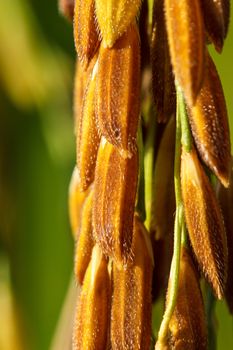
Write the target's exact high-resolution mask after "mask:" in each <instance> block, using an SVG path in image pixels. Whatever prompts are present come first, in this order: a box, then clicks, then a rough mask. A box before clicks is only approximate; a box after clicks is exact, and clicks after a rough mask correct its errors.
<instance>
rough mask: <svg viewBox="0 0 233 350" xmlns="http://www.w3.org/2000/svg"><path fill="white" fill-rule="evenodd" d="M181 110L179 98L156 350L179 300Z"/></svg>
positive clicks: (163, 340) (181, 206) (165, 335)
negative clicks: (165, 288)
mask: <svg viewBox="0 0 233 350" xmlns="http://www.w3.org/2000/svg"><path fill="white" fill-rule="evenodd" d="M181 112H182V110H181V108H180V99H179V98H177V114H176V146H175V164H174V183H175V197H176V216H175V226H174V248H173V257H172V263H171V270H170V278H169V296H168V299H167V305H166V310H165V313H164V315H163V320H162V323H161V326H160V329H159V334H158V341H157V343H156V350H158V349H162V348H163V346H164V345H166V340H167V333H168V327H169V322H170V320H171V317H172V314H173V311H174V308H175V305H176V299H177V292H178V283H179V271H180V251H181V234H182V226H183V224H182V223H183V221H184V219H183V205H182V197H181V184H180V160H181Z"/></svg>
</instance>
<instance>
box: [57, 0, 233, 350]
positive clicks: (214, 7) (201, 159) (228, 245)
mask: <svg viewBox="0 0 233 350" xmlns="http://www.w3.org/2000/svg"><path fill="white" fill-rule="evenodd" d="M148 5H149V6H148ZM60 9H61V10H62V12H63V13H64V14H65V15H66V16H67V17H69V18H70V19H73V25H74V40H75V47H76V51H77V57H78V59H77V66H76V73H75V87H74V89H75V91H74V115H75V135H76V140H77V165H76V167H75V170H74V173H73V176H72V180H71V185H70V193H69V205H70V220H71V226H72V231H73V234H74V239H75V242H76V248H75V275H76V279H77V282H78V283H79V284H80V286H81V293H80V295H79V297H78V301H77V307H76V316H75V325H74V332H73V349H75V350H76V349H84V350H89V349H90V350H94V349H98V350H104V349H116V350H121V349H122V350H137V349H145V350H149V349H151V348H153V347H154V346H155V349H157V350H158V349H198V350H201V349H207V347H208V346H207V344H208V340H207V338H208V336H207V324H206V323H207V322H206V317H205V312H204V302H203V296H202V295H204V296H205V294H207V292H206V290H208V288H209V287H207V284H204V283H203V288H202V290H201V288H200V279H201V276H202V277H204V280H205V281H207V282H208V285H209V286H210V287H211V288H212V291H213V294H214V295H215V297H216V298H218V299H222V298H224V297H226V301H227V303H228V306H229V310H230V311H231V312H233V275H232V271H231V269H229V271H228V265H229V264H232V256H233V255H232V254H233V229H232V227H233V226H232V222H233V216H232V215H231V211H230V210H231V208H232V202H233V189H232V185H231V186H229V183H230V178H231V177H233V176H232V174H231V167H232V164H231V155H230V137H229V126H228V119H227V111H226V104H225V100H224V94H223V90H222V86H221V82H220V79H219V76H218V73H217V71H216V68H215V65H214V63H213V61H212V59H211V57H210V55H209V53H208V49H207V44H210V43H212V44H213V45H214V47H215V49H216V50H217V51H218V52H221V50H222V47H223V44H224V39H225V37H226V34H227V30H228V22H229V1H228V0H202V1H200V0H182V1H180V0H154V4H153V11H151V1H148V3H147V1H146V0H144V1H143V2H142V1H140V0H85V1H84V0H75V1H72V0H62V1H60ZM151 12H153V15H150V14H151ZM150 17H151V18H150ZM152 95H153V96H152ZM217 197H218V199H217ZM219 203H220V204H221V207H222V210H221V209H220V204H219ZM145 214H146V216H145ZM145 219H146V220H145ZM224 221H225V223H224ZM152 247H153V248H152ZM228 251H229V255H228ZM169 271H170V272H169ZM152 274H153V276H152ZM166 290H167V292H166ZM161 295H166V297H165V299H166V301H165V311H164V315H163V319H162V322H161V326H160V329H159V330H157V333H156V332H155V330H153V329H152V327H151V319H152V316H151V314H152V299H153V301H155V302H156V300H157V299H158V298H159V297H160V296H161ZM153 317H155V318H156V315H154V316H153ZM154 338H156V341H154V340H155V339H154ZM152 339H153V340H152ZM154 343H155V345H154Z"/></svg>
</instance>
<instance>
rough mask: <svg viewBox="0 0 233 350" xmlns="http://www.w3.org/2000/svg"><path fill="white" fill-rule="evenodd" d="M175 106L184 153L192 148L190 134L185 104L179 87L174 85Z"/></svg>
mask: <svg viewBox="0 0 233 350" xmlns="http://www.w3.org/2000/svg"><path fill="white" fill-rule="evenodd" d="M176 91H177V95H176V96H177V106H179V115H180V124H181V144H182V146H183V147H184V149H185V151H186V152H190V151H191V148H192V134H191V130H190V126H189V120H188V114H187V109H186V103H185V100H184V96H183V93H182V91H181V89H180V87H179V86H178V85H177V84H176Z"/></svg>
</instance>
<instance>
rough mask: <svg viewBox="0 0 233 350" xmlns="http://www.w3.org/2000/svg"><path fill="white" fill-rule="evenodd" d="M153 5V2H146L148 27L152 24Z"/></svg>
mask: <svg viewBox="0 0 233 350" xmlns="http://www.w3.org/2000/svg"><path fill="white" fill-rule="evenodd" d="M153 4H154V0H148V21H149V25H151V24H152V16H153Z"/></svg>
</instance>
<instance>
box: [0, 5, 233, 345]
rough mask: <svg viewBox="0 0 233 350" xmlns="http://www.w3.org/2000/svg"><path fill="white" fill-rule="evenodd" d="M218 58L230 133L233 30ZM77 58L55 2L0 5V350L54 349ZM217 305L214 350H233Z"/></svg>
mask: <svg viewBox="0 0 233 350" xmlns="http://www.w3.org/2000/svg"><path fill="white" fill-rule="evenodd" d="M211 52H213V50H211ZM214 59H215V62H216V63H217V67H218V70H219V73H220V76H221V78H222V82H223V86H224V90H225V94H226V99H227V104H228V111H229V117H230V120H231V130H233V124H232V123H233V88H232V81H233V63H232V62H233V28H230V33H229V37H228V39H227V40H226V44H225V48H224V52H223V54H222V55H221V56H219V55H217V54H214ZM74 62H75V52H74V45H73V34H72V26H71V25H70V24H69V23H67V22H66V21H65V20H64V19H63V18H62V17H61V16H60V15H59V13H58V10H57V1H56V0H51V1H41V0H30V1H29V0H8V1H2V0H1V1H0V350H22V349H23V350H47V349H50V346H51V342H52V339H53V336H54V332H55V330H56V326H57V322H58V320H59V317H60V316H59V315H60V312H61V308H62V305H63V302H64V298H65V295H66V292H67V289H68V285H69V283H70V279H71V275H72V260H73V242H72V238H71V232H70V228H69V223H68V214H67V193H68V186H69V180H70V177H71V172H72V168H73V165H74V162H75V142H74V135H73V129H72V94H73V93H72V90H73V75H74ZM216 309H217V310H216V311H217V323H216V326H217V328H218V349H221V350H223V349H233V319H232V317H231V316H230V315H229V314H228V313H227V309H226V307H225V304H224V303H223V302H221V303H218V304H217V308H216ZM65 322H66V321H65ZM61 349H63V350H65V349H66V347H65V346H63V348H62V347H61ZM67 349H68V348H67ZM53 350H58V348H56V346H55V348H53Z"/></svg>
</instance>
